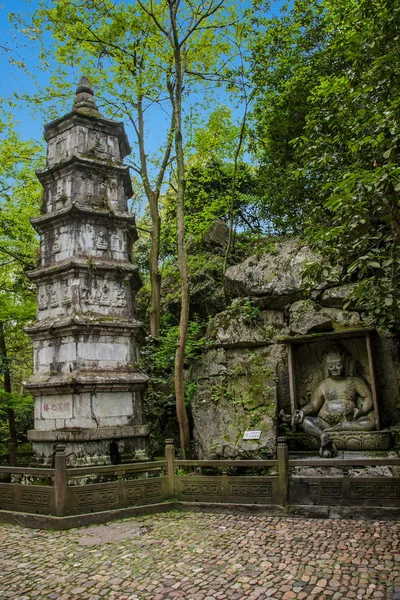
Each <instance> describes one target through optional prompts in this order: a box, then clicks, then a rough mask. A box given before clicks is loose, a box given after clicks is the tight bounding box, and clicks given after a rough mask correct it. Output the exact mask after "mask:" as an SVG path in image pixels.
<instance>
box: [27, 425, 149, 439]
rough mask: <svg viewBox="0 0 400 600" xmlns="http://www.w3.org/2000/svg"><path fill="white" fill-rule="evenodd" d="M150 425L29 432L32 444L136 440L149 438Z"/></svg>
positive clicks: (33, 430)
mask: <svg viewBox="0 0 400 600" xmlns="http://www.w3.org/2000/svg"><path fill="white" fill-rule="evenodd" d="M149 432H150V428H149V425H118V426H115V427H98V428H96V429H79V428H76V429H75V428H74V429H56V430H51V431H50V430H37V429H31V430H30V431H28V439H29V441H31V442H91V441H96V440H110V439H113V440H115V439H119V438H135V437H145V436H148V435H149Z"/></svg>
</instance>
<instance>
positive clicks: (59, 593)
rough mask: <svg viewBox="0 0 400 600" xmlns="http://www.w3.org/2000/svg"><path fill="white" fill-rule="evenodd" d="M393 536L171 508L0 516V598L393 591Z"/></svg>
mask: <svg viewBox="0 0 400 600" xmlns="http://www.w3.org/2000/svg"><path fill="white" fill-rule="evenodd" d="M399 540H400V524H396V523H394V522H386V523H385V522H376V523H370V522H364V521H344V520H309V519H297V518H277V517H261V516H247V515H216V514H197V513H196V514H195V513H177V512H171V513H167V514H159V515H152V516H147V517H139V518H134V519H127V520H123V521H118V522H114V523H110V524H107V525H100V526H91V527H87V528H84V529H82V528H81V529H73V530H70V531H62V532H59V531H57V532H55V531H39V530H32V529H23V528H22V527H19V526H15V525H4V524H1V525H0V599H1V600H5V599H7V600H8V599H10V598H12V599H13V600H17V599H18V600H33V599H39V600H40V599H42V598H46V599H51V600H70V599H75V600H81V599H82V600H101V599H102V598H110V599H111V598H114V599H118V600H144V599H151V600H165V599H174V600H183V599H184V600H212V599H217V600H223V599H229V600H240V599H242V598H243V599H246V600H266V599H269V600H274V599H275V600H277V599H283V600H288V599H292V598H297V599H298V600H302V599H307V600H309V599H313V598H318V599H320V600H324V599H332V600H339V599H342V600H347V599H351V598H384V599H390V600H394V599H400V549H399ZM396 584H397V586H398V587H397V589H396Z"/></svg>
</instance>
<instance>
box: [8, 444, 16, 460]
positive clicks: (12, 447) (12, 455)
mask: <svg viewBox="0 0 400 600" xmlns="http://www.w3.org/2000/svg"><path fill="white" fill-rule="evenodd" d="M16 454H17V444H16V443H15V442H14V441H12V440H10V441H9V442H8V464H9V466H10V467H15V466H16V464H17V456H16Z"/></svg>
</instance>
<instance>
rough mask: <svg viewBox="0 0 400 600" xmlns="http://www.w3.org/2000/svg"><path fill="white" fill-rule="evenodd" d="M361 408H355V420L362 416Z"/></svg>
mask: <svg viewBox="0 0 400 600" xmlns="http://www.w3.org/2000/svg"><path fill="white" fill-rule="evenodd" d="M360 413H361V410H360V409H359V408H355V409H354V410H353V421H355V420H356V419H358V417H359V416H360Z"/></svg>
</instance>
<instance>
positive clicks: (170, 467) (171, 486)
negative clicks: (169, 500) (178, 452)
mask: <svg viewBox="0 0 400 600" xmlns="http://www.w3.org/2000/svg"><path fill="white" fill-rule="evenodd" d="M165 458H166V460H167V479H168V496H174V495H175V447H174V440H165Z"/></svg>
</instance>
